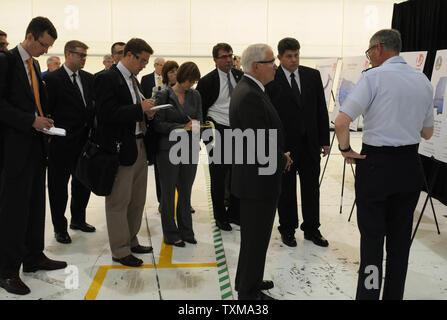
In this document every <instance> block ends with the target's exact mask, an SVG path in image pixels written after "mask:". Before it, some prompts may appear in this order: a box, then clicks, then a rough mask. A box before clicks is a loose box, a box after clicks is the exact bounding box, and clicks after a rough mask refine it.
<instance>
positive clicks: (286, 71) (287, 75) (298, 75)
mask: <svg viewBox="0 0 447 320" xmlns="http://www.w3.org/2000/svg"><path fill="white" fill-rule="evenodd" d="M281 68H282V70H283V71H284V74H285V75H286V78H287V81H289V85H290V87H292V78H291V77H290V75H291V74H292V72H290V71H289V70H287V69H286V68H284V67H283V66H281ZM293 74H294V75H295V81H296V83H297V84H298V88H299V89H300V91H301V81H300V74H299V72H298V68H296V70H295V71H293Z"/></svg>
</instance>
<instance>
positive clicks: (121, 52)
mask: <svg viewBox="0 0 447 320" xmlns="http://www.w3.org/2000/svg"><path fill="white" fill-rule="evenodd" d="M114 54H124V50H120V51H115V53H114Z"/></svg>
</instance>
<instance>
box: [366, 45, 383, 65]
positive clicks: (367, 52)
mask: <svg viewBox="0 0 447 320" xmlns="http://www.w3.org/2000/svg"><path fill="white" fill-rule="evenodd" d="M378 44H381V45H384V44H385V43H383V42H377V43H376V44H375V45H373V46H372V47H370V48H368V50H366V51H365V56H366V58H367V59H368V60H369V61H371V57H370V56H369V52H370V51H371V50H372V49H374V48H375V47H377V45H378Z"/></svg>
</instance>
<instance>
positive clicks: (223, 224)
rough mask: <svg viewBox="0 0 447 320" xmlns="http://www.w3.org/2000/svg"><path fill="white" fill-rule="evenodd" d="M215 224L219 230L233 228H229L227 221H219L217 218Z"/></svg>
mask: <svg viewBox="0 0 447 320" xmlns="http://www.w3.org/2000/svg"><path fill="white" fill-rule="evenodd" d="M216 226H217V227H218V228H219V229H220V230H224V231H231V230H233V228H231V226H230V224H229V223H228V222H221V221H219V220H216Z"/></svg>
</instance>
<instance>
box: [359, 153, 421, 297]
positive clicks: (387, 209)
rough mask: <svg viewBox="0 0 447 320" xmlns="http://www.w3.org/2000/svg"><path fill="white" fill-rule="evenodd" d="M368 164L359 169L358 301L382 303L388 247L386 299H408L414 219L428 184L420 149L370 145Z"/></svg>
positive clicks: (361, 162)
mask: <svg viewBox="0 0 447 320" xmlns="http://www.w3.org/2000/svg"><path fill="white" fill-rule="evenodd" d="M362 154H366V155H367V158H366V159H365V160H360V161H358V162H357V166H356V182H355V191H356V201H357V224H358V227H359V230H360V235H361V240H360V260H361V261H360V269H359V277H358V283H357V294H356V299H361V300H364V299H368V300H372V299H374V300H377V299H379V298H380V291H381V287H382V273H383V272H382V264H383V247H384V244H385V248H386V271H385V281H384V288H383V296H382V298H383V299H385V300H390V299H392V300H401V299H403V295H404V288H405V279H406V274H407V267H408V257H409V252H410V244H411V231H412V225H413V214H414V210H415V208H416V205H417V202H418V199H419V195H420V190H421V186H422V182H423V175H422V174H423V173H422V166H421V163H420V158H419V155H418V154H417V148H416V147H413V146H409V147H399V148H394V149H392V148H391V149H390V148H384V149H380V148H374V147H370V146H366V145H364V147H363V150H362Z"/></svg>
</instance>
